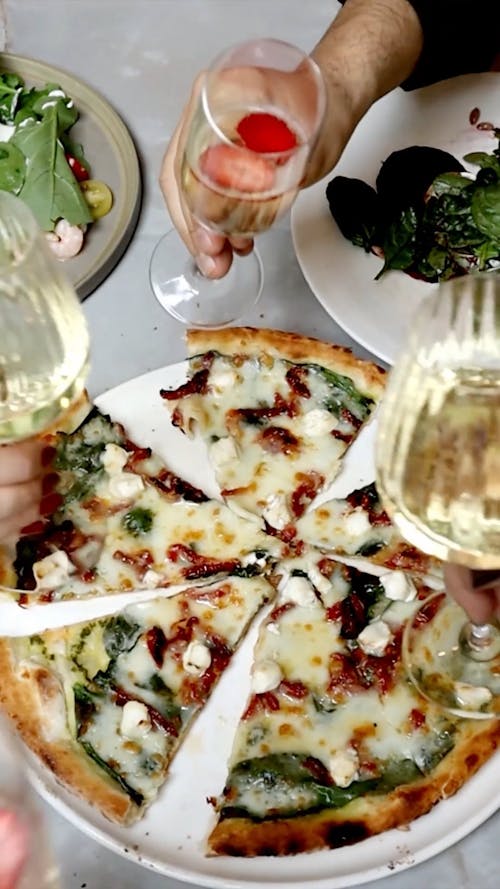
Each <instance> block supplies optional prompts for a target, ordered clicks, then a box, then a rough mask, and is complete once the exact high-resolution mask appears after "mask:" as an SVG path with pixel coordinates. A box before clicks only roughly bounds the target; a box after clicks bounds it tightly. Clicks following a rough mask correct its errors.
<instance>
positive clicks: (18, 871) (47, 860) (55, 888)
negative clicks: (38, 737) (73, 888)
mask: <svg viewBox="0 0 500 889" xmlns="http://www.w3.org/2000/svg"><path fill="white" fill-rule="evenodd" d="M0 886H2V887H8V889H33V887H34V886H36V887H37V889H59V887H60V882H59V877H58V873H57V868H56V867H55V865H54V862H53V860H52V856H51V854H50V852H49V849H48V846H47V835H46V831H45V829H44V825H43V819H42V816H41V813H40V810H39V807H38V806H37V803H36V799H35V795H34V793H33V791H32V789H31V787H30V784H29V781H28V777H27V765H26V761H25V757H24V752H23V749H22V747H21V744H20V743H19V742H18V740H17V738H16V736H15V734H14V732H13V731H12V730H11V728H10V725H9V723H8V722H7V721H6V720H5V719H4V718H3V717H1V718H0Z"/></svg>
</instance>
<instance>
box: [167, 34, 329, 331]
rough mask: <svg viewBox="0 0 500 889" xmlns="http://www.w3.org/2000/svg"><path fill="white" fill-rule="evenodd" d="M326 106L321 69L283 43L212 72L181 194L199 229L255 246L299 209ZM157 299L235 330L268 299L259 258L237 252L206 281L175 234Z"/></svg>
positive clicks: (223, 59)
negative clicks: (217, 274)
mask: <svg viewBox="0 0 500 889" xmlns="http://www.w3.org/2000/svg"><path fill="white" fill-rule="evenodd" d="M324 109H325V91H324V85H323V81H322V78H321V74H320V71H319V69H318V67H317V66H316V64H315V63H314V62H313V61H312V59H310V58H309V57H308V56H307V55H305V54H304V53H303V52H302V51H301V50H299V49H297V48H296V47H294V46H290V45H289V44H287V43H283V42H281V41H278V40H256V41H252V42H249V43H245V44H242V45H240V46H236V47H233V48H232V49H229V50H228V51H226V52H225V53H223V54H222V55H221V56H220V57H219V58H218V59H217V60H216V61H215V62H214V63H213V65H212V66H211V67H210V68H209V70H208V71H207V72H206V74H205V77H204V81H203V85H202V88H201V91H200V95H199V99H198V104H197V107H196V109H195V111H194V114H193V116H192V119H191V122H190V127H189V131H188V135H187V139H186V143H185V146H184V150H183V156H182V160H181V170H180V187H181V190H182V196H183V200H184V202H185V204H186V207H187V209H188V211H189V213H190V214H191V215H192V217H193V218H194V220H195V222H196V223H197V224H198V225H199V226H200V227H201V228H205V229H207V230H208V231H209V232H213V233H215V234H218V235H221V236H222V238H231V239H233V238H234V239H240V238H245V239H253V238H254V237H256V236H257V235H258V234H260V233H261V232H264V231H267V229H269V228H270V227H271V226H272V225H273V224H274V222H275V221H276V219H278V218H279V217H280V216H282V215H283V214H284V213H285V212H286V211H287V210H288V209H289V207H290V206H291V204H292V202H293V200H294V198H295V196H296V194H297V191H298V189H299V187H300V184H301V182H302V180H303V178H304V172H305V168H306V164H307V161H308V158H309V155H310V152H311V148H312V146H313V145H314V143H315V140H316V137H317V134H318V130H319V126H320V124H321V121H322V118H323V114H324ZM150 281H151V286H152V289H153V292H154V293H155V295H156V297H157V299H158V300H159V302H160V303H161V305H162V306H163V308H165V309H166V310H167V311H168V312H170V314H172V315H173V316H174V317H175V318H177V320H179V321H183V322H185V323H187V324H190V325H192V326H198V327H220V326H223V325H226V324H231V323H233V322H234V321H236V320H238V319H240V318H241V317H242V315H244V314H245V312H248V311H249V310H250V309H251V308H252V306H253V305H254V304H255V303H256V302H257V300H258V299H259V296H260V293H261V291H262V285H263V271H262V264H261V261H260V258H259V255H258V253H257V252H256V251H253V253H251V254H250V255H249V256H245V257H242V256H238V255H237V254H234V255H233V262H232V265H231V268H230V270H229V272H228V274H227V275H226V276H225V277H224V278H222V279H218V280H213V279H210V278H207V277H204V276H203V275H202V274H201V273H200V272H199V270H198V269H197V267H196V265H195V263H194V262H193V260H192V259H191V258H190V257H189V256H188V254H187V251H186V247H185V246H184V244H183V242H182V241H181V239H180V238H179V236H178V235H177V233H176V232H175V231H172V232H169V233H168V234H167V235H165V237H164V238H162V240H161V241H160V242H159V243H158V244H157V246H156V248H155V251H154V253H153V256H152V260H151V266H150Z"/></svg>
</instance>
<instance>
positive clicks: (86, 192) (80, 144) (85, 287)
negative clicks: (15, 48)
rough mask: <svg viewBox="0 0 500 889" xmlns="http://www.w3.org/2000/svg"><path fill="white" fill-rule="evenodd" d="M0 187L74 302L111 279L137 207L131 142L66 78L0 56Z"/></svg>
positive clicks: (91, 96)
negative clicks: (25, 216) (62, 273)
mask: <svg viewBox="0 0 500 889" xmlns="http://www.w3.org/2000/svg"><path fill="white" fill-rule="evenodd" d="M0 189H2V190H6V191H10V192H12V193H13V194H16V195H17V196H18V197H19V198H20V199H21V200H23V201H24V202H25V203H26V204H27V205H28V206H29V207H30V209H31V210H32V212H33V214H34V216H35V218H36V219H37V222H38V224H39V226H40V228H41V229H42V230H43V231H44V232H45V233H46V237H47V240H48V242H49V246H50V247H51V249H52V250H53V252H54V254H55V255H56V257H57V258H58V259H60V260H61V261H64V266H65V270H66V271H67V273H68V275H69V277H70V278H71V280H72V281H73V283H74V285H75V287H76V289H77V292H78V294H79V296H80V298H81V299H84V298H85V297H86V296H88V295H89V294H90V293H91V292H92V291H93V290H94V289H95V288H96V287H97V286H98V285H99V284H100V283H101V281H103V279H104V278H105V277H106V276H107V275H108V274H109V273H110V271H111V270H112V268H113V267H114V266H115V265H116V263H117V262H118V260H119V259H120V257H121V255H122V253H123V252H124V250H125V248H126V246H127V244H128V242H129V240H130V238H131V236H132V234H133V231H134V228H135V225H136V222H137V218H138V214H139V209H140V200H141V178H140V169H139V162H138V158H137V154H136V150H135V147H134V143H133V140H132V137H131V135H130V133H129V131H128V129H127V128H126V126H125V124H124V123H123V121H122V120H121V118H120V117H119V116H118V114H117V113H116V112H115V111H114V110H113V108H112V107H111V106H110V105H109V103H108V102H107V101H106V100H105V99H104V98H103V97H102V96H100V95H99V94H98V93H97V92H95V90H93V89H91V88H90V87H89V86H87V85H86V84H85V83H83V82H82V81H81V80H79V79H77V78H76V77H73V76H72V75H71V74H69V73H67V72H65V71H63V70H61V69H59V68H54V67H52V66H50V65H47V64H45V63H44V62H40V61H36V60H34V59H28V58H24V57H22V56H15V55H10V54H8V53H1V54H0Z"/></svg>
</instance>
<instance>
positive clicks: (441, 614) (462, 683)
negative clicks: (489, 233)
mask: <svg viewBox="0 0 500 889" xmlns="http://www.w3.org/2000/svg"><path fill="white" fill-rule="evenodd" d="M376 459H377V483H378V487H379V491H380V496H381V498H382V500H383V502H384V505H385V507H386V509H387V510H388V512H389V514H390V515H391V516H392V518H393V520H394V522H395V524H396V525H397V526H398V528H399V530H400V531H401V533H402V534H403V536H404V537H405V538H406V539H407V540H409V541H410V542H411V543H413V544H415V545H416V546H418V547H419V548H420V549H422V550H423V551H424V552H427V553H430V554H431V555H433V556H436V557H437V558H440V559H444V560H447V561H448V562H452V563H455V564H457V565H460V566H465V568H467V569H470V575H469V580H470V583H467V586H468V587H469V588H470V589H471V590H472V591H473V590H476V591H478V590H479V589H481V588H482V587H485V586H486V587H487V588H488V587H489V586H490V585H491V584H492V582H495V578H496V577H497V576H498V574H499V573H500V277H499V276H498V275H496V274H494V273H490V274H488V275H468V276H466V277H464V278H459V279H456V280H453V281H450V282H447V283H446V284H443V285H442V286H441V287H439V288H438V290H437V291H436V293H435V294H433V295H431V296H429V297H428V298H427V299H426V300H425V302H424V303H423V305H422V307H421V309H420V311H419V312H418V313H417V315H416V317H415V319H414V321H413V323H412V330H411V334H410V336H409V339H408V342H407V343H406V345H405V347H404V348H403V350H402V352H401V355H400V357H399V359H398V361H397V362H396V364H395V366H394V368H393V370H392V373H391V378H390V380H389V385H388V389H387V392H386V395H385V397H384V402H383V404H382V409H381V416H380V425H379V433H378V441H377V457H376ZM483 572H488V573H487V574H484V573H483ZM467 574H468V572H467V571H464V572H463V576H464V577H466V579H467ZM404 657H405V661H406V667H407V669H408V671H409V674H410V677H411V679H412V680H413V682H414V683H415V685H416V686H417V688H418V689H419V691H420V692H421V693H422V694H423V695H424V696H425V697H427V698H430V699H432V700H434V701H436V702H437V703H438V704H440V705H441V706H442V707H444V708H445V709H448V710H450V711H452V712H454V713H458V714H459V715H461V716H471V717H474V718H489V717H491V716H492V715H496V716H498V715H500V633H499V629H498V625H497V624H493V625H490V624H484V625H483V624H480V625H478V624H474V623H472V622H471V621H469V620H468V619H467V616H466V614H465V612H464V611H463V610H462V608H461V607H459V606H458V605H457V604H456V603H455V602H454V601H453V600H452V599H451V598H448V597H446V596H445V595H444V594H442V593H436V594H434V595H432V596H431V597H430V598H428V599H427V600H426V601H425V602H422V603H420V607H419V608H418V610H417V611H416V612H415V614H414V617H413V620H412V621H410V622H409V624H408V625H407V629H406V635H405V639H404Z"/></svg>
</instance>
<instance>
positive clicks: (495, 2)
mask: <svg viewBox="0 0 500 889" xmlns="http://www.w3.org/2000/svg"><path fill="white" fill-rule="evenodd" d="M340 2H341V3H344V2H345V0H340ZM408 2H409V3H410V4H411V6H413V8H414V10H415V12H416V13H417V15H418V17H419V19H420V23H421V25H422V30H423V33H424V47H423V50H422V54H421V56H420V58H419V60H418V62H417V64H416V66H415V70H414V71H413V73H412V74H411V75H410V77H409V78H408V80H407V81H406V82H405V83H403V84H402V87H403V89H406V90H412V89H417V87H421V86H427V85H428V84H430V83H436V82H437V81H438V80H445V79H446V78H448V77H456V76H457V75H458V74H473V73H477V72H480V71H488V70H489V69H490V68H491V65H492V64H493V61H494V59H495V56H496V55H497V54H498V53H500V0H408Z"/></svg>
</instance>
